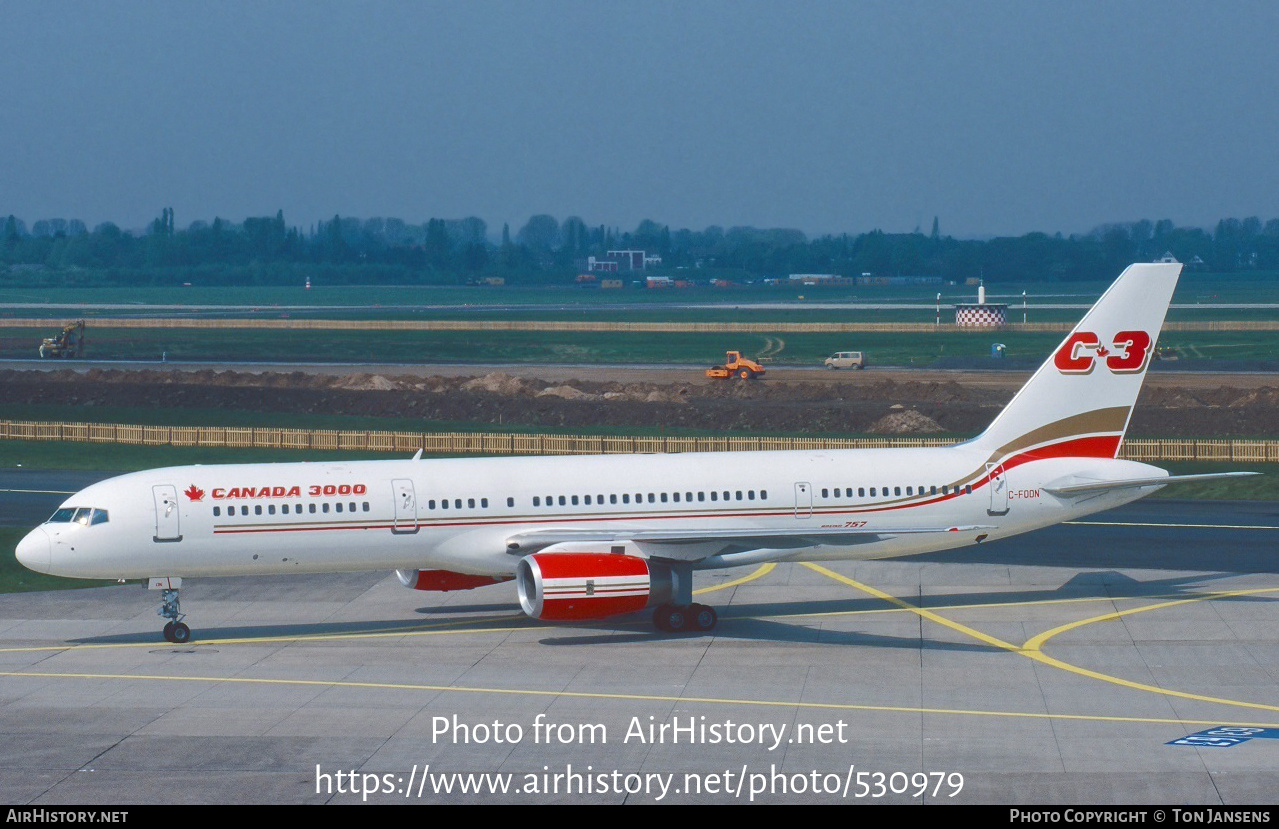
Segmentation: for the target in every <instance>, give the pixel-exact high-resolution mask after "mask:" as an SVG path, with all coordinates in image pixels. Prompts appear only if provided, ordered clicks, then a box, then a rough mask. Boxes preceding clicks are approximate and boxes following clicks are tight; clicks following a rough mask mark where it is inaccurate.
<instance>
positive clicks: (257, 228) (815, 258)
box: [0, 208, 1279, 286]
mask: <svg viewBox="0 0 1279 829" xmlns="http://www.w3.org/2000/svg"><path fill="white" fill-rule="evenodd" d="M619 249H620V250H644V251H647V252H648V253H649V254H650V255H654V254H655V255H657V256H660V257H661V259H662V264H661V266H660V268H658V269H656V270H655V271H654V272H655V273H663V274H675V273H677V272H678V273H681V274H684V273H685V272H686V271H687V272H688V273H687V274H685V275H687V276H688V277H690V278H693V279H699V278H712V277H715V278H728V279H740V280H750V279H761V278H767V277H785V276H787V275H788V274H791V273H833V274H839V275H841V276H859V275H862V274H873V275H875V276H929V277H941V278H943V279H946V280H951V281H963V280H965V279H968V278H970V277H981V278H984V279H986V280H989V281H991V282H995V283H998V282H1003V281H1071V280H1085V279H1089V280H1091V279H1108V278H1110V277H1111V276H1113V275H1114V274H1116V273H1118V272H1119V271H1120V270H1122V269H1123V268H1124V267H1125V266H1126V265H1128V264H1129V263H1131V262H1136V261H1151V260H1154V259H1158V258H1160V257H1162V256H1164V255H1169V254H1170V255H1172V256H1173V257H1175V258H1176V259H1177V260H1179V261H1181V262H1184V263H1188V264H1190V265H1191V266H1192V267H1195V268H1199V269H1202V270H1207V271H1212V272H1218V273H1237V272H1247V271H1275V270H1279V219H1271V220H1269V221H1266V222H1264V223H1263V222H1262V221H1261V220H1260V219H1258V218H1255V217H1254V218H1247V219H1222V220H1221V221H1220V222H1218V223H1217V226H1216V227H1215V228H1214V229H1213V230H1212V231H1211V232H1210V231H1208V230H1206V229H1203V228H1194V227H1177V226H1175V225H1174V224H1173V223H1172V221H1170V220H1167V219H1163V220H1160V221H1155V222H1152V221H1149V220H1142V221H1137V222H1129V223H1118V224H1107V225H1102V226H1100V227H1097V228H1096V229H1094V230H1092V231H1091V232H1089V233H1084V234H1072V235H1069V236H1063V235H1062V234H1061V233H1057V234H1054V235H1049V234H1046V233H1028V234H1025V235H1023V236H1017V237H997V238H991V239H956V238H954V237H951V236H946V235H943V234H942V233H941V232H940V229H939V223H938V221H937V220H936V219H934V221H933V225H932V231H931V232H930V233H927V234H925V233H923V232H921V231H920V230H919V229H916V230H915V231H914V232H912V233H885V232H883V231H881V230H872V231H869V232H866V233H861V234H857V235H852V234H838V235H833V234H830V235H823V236H817V237H812V238H810V237H809V236H807V235H806V234H804V233H803V232H801V231H798V230H791V229H783V228H774V229H760V228H754V227H733V228H729V229H724V228H721V227H716V226H712V227H708V228H706V229H704V230H700V231H698V230H689V229H678V230H671V229H670V227H669V226H668V225H663V224H659V223H658V222H655V221H652V220H647V219H646V220H644V221H642V222H640V223H639V225H638V226H637V227H636V228H635V229H634V230H631V231H622V230H621V229H620V228H616V227H609V226H606V225H590V224H587V223H586V222H585V221H584V220H583V219H581V218H579V217H576V216H572V217H569V218H567V219H564V220H563V221H559V220H557V219H556V218H555V217H553V216H548V215H537V216H533V217H531V218H530V219H529V220H528V222H527V223H525V225H524V226H523V227H522V228H520V229H519V230H518V231H516V232H515V233H514V234H512V232H511V229H510V228H509V226H503V227H502V229H501V231H500V232H499V233H497V234H496V235H492V234H490V230H489V227H488V225H487V224H486V223H485V222H484V220H483V219H479V218H476V217H468V218H465V219H430V220H429V221H427V222H425V223H422V224H410V223H408V222H405V221H403V220H401V219H395V218H374V219H357V218H353V217H343V216H334V217H333V218H332V219H330V220H326V221H321V222H317V223H315V224H313V225H311V226H310V227H309V228H301V227H298V226H290V225H289V224H288V223H287V222H286V221H285V219H284V214H283V212H277V213H276V214H275V215H274V216H263V217H251V218H247V219H245V220H243V221H242V222H238V223H237V222H231V221H227V220H225V219H220V218H216V219H214V220H213V221H212V222H208V221H203V220H199V221H194V222H191V223H190V224H189V225H188V226H187V227H186V228H184V229H178V228H177V226H176V222H175V217H174V213H173V210H172V209H171V208H165V209H164V210H162V211H161V213H160V215H159V216H158V217H157V218H156V219H155V220H154V221H153V222H152V223H151V224H150V226H149V227H147V228H146V229H145V230H142V231H126V230H122V229H121V228H120V227H119V226H117V225H116V224H114V223H111V222H104V223H102V224H99V225H98V226H97V227H95V228H93V229H92V230H90V229H88V228H87V227H86V226H85V224H84V222H81V221H78V220H74V219H71V220H66V219H42V220H40V221H36V222H35V223H33V224H32V225H31V226H30V228H28V227H27V225H26V224H25V223H24V222H23V221H22V220H21V219H19V218H17V217H16V216H14V215H9V216H7V217H6V218H4V219H2V220H0V284H2V285H12V286H18V285H50V284H117V285H130V284H181V283H183V282H190V283H192V284H203V285H230V284H297V283H298V282H300V281H301V280H302V279H304V278H306V277H314V278H317V279H320V280H322V281H323V284H367V283H397V284H442V285H447V284H464V283H467V282H474V281H477V280H480V279H482V278H486V277H501V278H502V279H504V280H506V281H507V282H513V283H568V282H572V281H573V280H574V279H575V277H576V276H577V274H579V273H580V272H582V270H583V269H584V268H585V266H586V262H587V259H588V257H592V256H594V257H596V258H597V259H602V258H604V257H605V256H606V255H607V253H608V251H610V250H619ZM621 275H622V276H623V278H626V276H627V275H626V274H625V273H623V274H621Z"/></svg>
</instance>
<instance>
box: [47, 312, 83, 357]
mask: <svg viewBox="0 0 1279 829" xmlns="http://www.w3.org/2000/svg"><path fill="white" fill-rule="evenodd" d="M82 356H84V320H76V321H75V322H69V323H67V324H66V325H64V326H63V327H62V333H60V334H58V335H57V336H56V337H45V338H44V342H42V343H40V357H41V358H42V359H44V358H48V357H63V358H66V359H73V358H75V357H82Z"/></svg>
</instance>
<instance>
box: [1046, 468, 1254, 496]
mask: <svg viewBox="0 0 1279 829" xmlns="http://www.w3.org/2000/svg"><path fill="white" fill-rule="evenodd" d="M1260 474H1261V473H1260V472H1206V473H1203V474H1200V475H1162V476H1159V477H1154V478H1125V479H1123V480H1118V481H1087V482H1084V483H1078V484H1067V485H1065V486H1046V487H1044V490H1045V491H1047V492H1051V493H1052V494H1053V495H1088V494H1092V493H1096V492H1105V491H1108V490H1112V489H1139V488H1141V487H1144V486H1163V485H1164V484H1180V483H1185V482H1186V481H1211V480H1214V479H1217V478H1241V477H1244V476H1245V475H1260Z"/></svg>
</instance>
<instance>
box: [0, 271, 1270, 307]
mask: <svg viewBox="0 0 1279 829" xmlns="http://www.w3.org/2000/svg"><path fill="white" fill-rule="evenodd" d="M1115 276H1118V274H1115ZM637 278H638V277H637ZM692 278H694V279H699V278H701V279H704V278H706V275H705V274H699V273H696V272H694V273H693V274H692ZM631 281H632V280H631V279H626V280H625V282H626V284H627V287H626V288H623V289H620V290H599V289H583V288H578V287H574V286H535V287H534V286H520V285H506V286H501V287H487V286H485V287H480V286H456V287H453V286H416V285H414V286H392V285H350V286H340V287H326V286H323V285H318V284H317V285H316V286H315V287H314V288H312V289H310V290H306V289H305V288H303V286H302V285H301V284H299V285H297V286H262V287H206V286H201V285H192V286H189V287H185V286H184V287H138V288H81V287H75V288H71V287H68V288H40V289H29V288H28V289H23V288H0V304H3V305H17V306H23V305H27V306H30V307H34V306H38V305H40V304H44V303H56V304H70V305H84V306H86V307H87V306H89V305H92V304H98V303H128V304H136V305H140V306H144V305H235V306H241V307H244V308H246V309H248V308H258V309H259V310H261V311H263V312H269V311H270V309H271V308H273V307H276V306H280V307H283V306H322V305H336V306H343V305H345V306H363V307H368V306H374V307H378V306H380V307H382V308H384V309H386V310H387V311H388V312H390V311H394V309H396V308H400V307H403V306H406V305H440V306H454V308H455V309H465V308H467V307H468V306H482V305H496V304H500V305H510V306H521V305H546V304H551V305H555V306H557V307H561V308H573V307H579V308H581V309H583V310H589V309H591V308H597V309H598V308H605V309H607V308H608V307H609V306H616V305H643V306H650V308H652V309H662V308H663V307H664V306H676V305H680V304H684V303H690V302H693V303H715V304H725V305H749V304H754V303H759V302H781V301H799V297H800V296H803V300H802V301H804V302H813V303H818V302H892V301H903V302H914V303H917V304H918V305H919V306H920V308H921V309H931V308H932V307H933V304H934V301H935V298H936V296H937V294H938V293H941V294H942V302H943V304H949V303H955V302H970V301H972V298H973V297H975V295H976V293H977V289H976V288H975V287H971V286H965V285H905V286H899V285H874V286H844V285H838V286H793V285H778V286H764V285H742V286H738V287H733V288H691V289H674V288H669V289H662V290H647V289H636V288H633V287H630V283H631ZM1109 284H1110V280H1108V279H1106V280H1097V281H1094V282H1069V283H1060V282H1018V283H997V284H991V285H988V286H987V289H988V294H989V301H990V302H1009V303H1013V304H1017V305H1020V302H1021V294H1022V291H1026V293H1027V295H1028V296H1029V298H1030V305H1031V307H1032V309H1033V307H1034V304H1035V302H1036V301H1041V302H1077V303H1081V304H1084V305H1091V304H1092V302H1093V301H1094V300H1096V299H1097V297H1099V296H1100V295H1101V293H1102V291H1104V290H1105V289H1106V288H1107V287H1108V286H1109ZM1221 302H1225V303H1259V302H1261V303H1264V302H1279V273H1275V272H1270V271H1265V272H1255V273H1247V274H1208V273H1192V272H1187V273H1184V274H1183V275H1182V277H1181V281H1180V283H1179V285H1178V287H1177V293H1176V294H1175V295H1174V296H1173V303H1174V304H1192V305H1193V304H1198V303H1221ZM9 310H10V309H6V311H9ZM440 310H443V309H440ZM46 313H48V314H49V315H50V316H53V317H61V316H64V315H65V312H63V311H57V312H46ZM379 313H381V312H379ZM15 315H18V316H21V315H22V314H15Z"/></svg>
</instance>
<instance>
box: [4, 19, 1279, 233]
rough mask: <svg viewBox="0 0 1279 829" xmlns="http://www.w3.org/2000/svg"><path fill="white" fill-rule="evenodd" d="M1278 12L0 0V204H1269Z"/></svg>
mask: <svg viewBox="0 0 1279 829" xmlns="http://www.w3.org/2000/svg"><path fill="white" fill-rule="evenodd" d="M1276 79H1279V3H1276V2H1273V0H1263V1H1262V2H1230V1H1229V0H1227V1H1226V2H1168V1H1167V0H1165V2H1080V1H1078V0H1063V1H1060V2H1051V3H1050V2H1029V1H1028V0H1022V1H1021V2H985V1H983V0H966V1H965V2H903V1H902V0H891V1H886V2H875V3H871V2H853V0H842V2H744V0H701V1H700V2H698V1H697V0H693V2H689V1H688V0H684V2H671V3H666V2H603V1H602V0H592V1H591V2H571V1H570V0H554V2H551V1H550V0H524V1H523V2H515V1H514V0H507V1H504V2H477V1H476V0H466V1H465V2H458V1H457V0H454V1H453V2H426V0H414V1H413V2H359V3H357V2H310V0H308V2H261V0H254V2H250V3H237V2H212V3H187V2H168V0H165V2H154V3H152V2H133V1H132V0H112V2H96V0H95V1H94V2H57V0H53V1H52V2H50V1H49V0H42V1H41V2H34V1H33V0H3V2H0V84H2V89H3V95H0V152H3V161H2V162H0V213H3V214H5V215H7V214H9V213H14V214H17V215H18V216H19V217H21V218H22V219H24V220H25V221H26V222H27V225H28V226H30V225H31V223H32V222H34V221H35V220H37V219H41V218H53V217H60V218H67V219H72V218H79V219H83V220H84V221H85V222H86V223H87V224H88V225H89V226H90V227H92V226H94V225H95V224H96V223H98V222H101V221H105V220H111V221H115V222H117V223H118V224H120V225H122V226H124V227H141V226H143V225H145V224H146V223H147V222H148V221H149V220H150V219H152V218H154V217H156V216H158V215H159V212H160V209H161V208H162V207H166V206H172V207H173V208H174V209H175V211H176V217H177V224H178V226H179V227H185V226H186V225H187V224H188V223H190V222H191V221H192V220H194V219H206V220H207V219H212V218H213V217H214V216H222V217H224V218H229V219H233V220H237V221H238V220H241V219H243V218H244V217H245V216H256V215H267V214H274V213H275V211H276V210H277V209H283V210H284V214H285V217H286V219H287V220H288V221H289V223H290V224H299V225H303V226H308V225H310V224H311V223H312V222H314V221H316V220H317V219H321V218H330V217H332V216H333V215H334V214H335V213H341V214H342V215H353V216H359V217H362V218H369V217H373V216H396V217H399V218H402V219H404V220H406V221H409V222H414V223H417V222H423V221H425V220H426V219H428V218H431V217H441V218H461V217H463V216H467V215H476V216H480V217H481V218H483V219H485V220H486V221H487V222H489V225H490V231H491V232H494V233H496V232H499V231H500V229H501V224H502V223H503V222H509V223H510V224H511V229H512V232H513V233H514V232H515V231H516V230H517V229H518V228H519V227H520V226H522V225H523V224H524V222H525V221H527V219H528V217H529V216H530V215H532V214H535V213H549V214H551V215H553V216H555V217H556V218H559V219H561V220H562V219H564V218H565V217H567V216H569V215H579V216H581V217H582V218H583V219H585V220H586V221H587V222H588V223H590V224H609V225H617V226H620V227H622V228H623V229H625V230H629V229H633V228H634V227H635V225H636V224H637V223H638V222H639V221H640V220H641V219H644V218H652V219H655V220H657V221H660V222H662V223H665V224H669V225H671V226H672V227H674V228H678V227H691V228H696V229H701V228H703V227H706V226H707V225H712V224H717V225H722V226H725V227H728V226H732V225H755V226H758V227H795V228H799V229H801V230H804V231H805V232H807V233H810V234H819V233H826V232H844V231H847V232H851V233H860V232H864V231H867V230H870V229H873V228H883V229H884V230H887V231H890V232H895V231H909V230H911V229H913V228H914V227H916V226H920V227H922V228H923V229H924V231H925V232H927V231H928V230H929V229H930V227H931V224H932V219H933V216H934V215H936V216H938V217H940V222H941V229H942V231H943V232H944V233H949V234H953V235H958V236H971V235H1010V234H1021V233H1025V232H1028V231H1032V230H1042V231H1047V232H1055V231H1059V230H1060V231H1062V232H1064V233H1072V232H1083V231H1087V230H1089V229H1091V228H1092V227H1093V226H1095V225H1097V224H1100V223H1103V222H1111V221H1129V220H1135V219H1140V218H1149V219H1160V218H1171V219H1172V220H1173V221H1175V222H1176V223H1177V224H1179V225H1205V226H1210V225H1212V224H1214V223H1215V222H1216V221H1217V220H1218V219H1220V218H1222V217H1227V216H1236V217H1245V216H1252V215H1256V216H1260V217H1261V218H1262V219H1267V218H1273V217H1276V216H1279V149H1277V147H1279V140H1277V139H1279V104H1277V103H1276V97H1275V84H1276Z"/></svg>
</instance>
